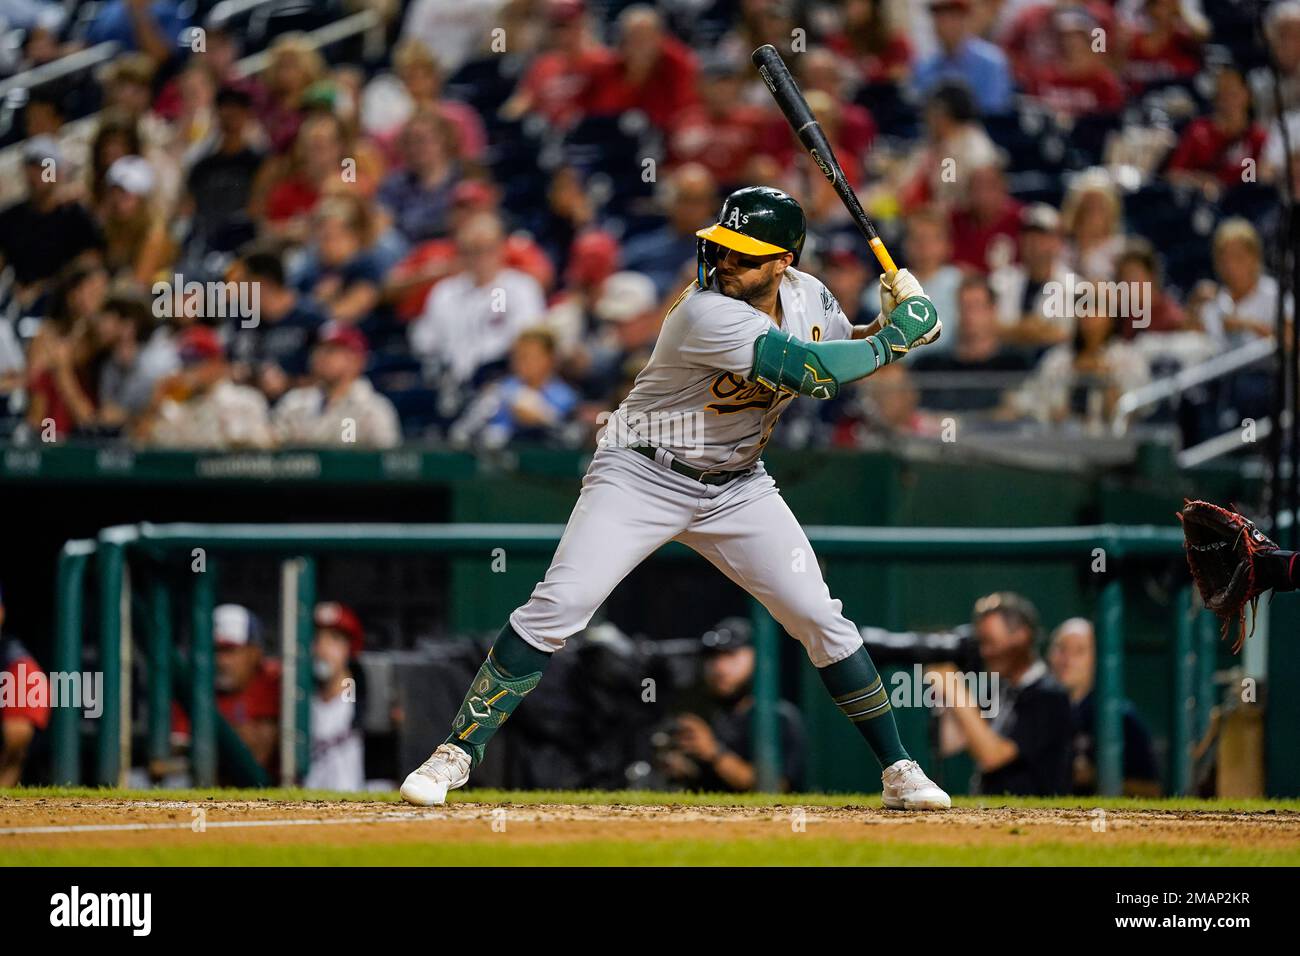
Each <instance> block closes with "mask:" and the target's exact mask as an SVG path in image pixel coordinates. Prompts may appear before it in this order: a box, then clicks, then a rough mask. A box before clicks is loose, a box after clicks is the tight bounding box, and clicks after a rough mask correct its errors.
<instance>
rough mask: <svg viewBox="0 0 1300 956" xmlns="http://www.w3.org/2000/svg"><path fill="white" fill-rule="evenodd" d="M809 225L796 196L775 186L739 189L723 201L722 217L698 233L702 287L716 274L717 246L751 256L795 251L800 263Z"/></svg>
mask: <svg viewBox="0 0 1300 956" xmlns="http://www.w3.org/2000/svg"><path fill="white" fill-rule="evenodd" d="M805 228H806V227H805V222H804V215H803V209H802V208H800V206H799V203H798V202H796V201H795V199H794V197H793V196H790V195H788V194H787V193H783V192H781V190H779V189H773V188H772V187H771V186H746V187H745V188H744V189H737V190H736V191H735V192H734V193H732V194H731V195H730V196H728V197H727V198H726V199H725V200H724V201H723V203H722V212H720V213H718V221H717V222H716V223H714V224H713V225H712V226H707V227H705V228H704V229H701V230H700V231H699V232H697V233H696V234H695V235H696V236H698V237H699V239H698V244H697V247H696V248H697V257H696V258H697V261H698V266H699V272H698V278H699V282H700V287H701V288H707V287H708V284H709V282H710V281H711V280H712V278H713V270H714V267H715V266H716V265H717V248H716V247H717V246H722V247H723V248H725V249H734V250H736V251H737V252H742V253H744V254H745V255H747V256H770V255H773V254H774V253H778V252H792V253H794V264H795V265H798V264H799V253H800V252H802V251H803V239H804V231H805Z"/></svg>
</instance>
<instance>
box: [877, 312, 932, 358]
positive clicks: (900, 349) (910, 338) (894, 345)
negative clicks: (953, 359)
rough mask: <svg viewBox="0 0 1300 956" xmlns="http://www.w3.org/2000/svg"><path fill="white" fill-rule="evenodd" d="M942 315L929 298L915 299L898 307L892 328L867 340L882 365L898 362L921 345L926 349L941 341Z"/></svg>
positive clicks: (887, 327)
mask: <svg viewBox="0 0 1300 956" xmlns="http://www.w3.org/2000/svg"><path fill="white" fill-rule="evenodd" d="M938 325H939V313H938V312H936V311H935V308H934V303H933V302H931V301H930V300H929V299H927V298H925V296H920V295H914V296H912V298H910V299H904V300H903V301H902V302H900V303H898V305H896V306H894V311H893V312H890V313H889V324H888V325H886V326H885V327H884V328H883V329H881V330H880V331H879V332H877V333H876V334H875V335H869V336H867V341H868V342H870V343H871V347H872V349H874V350H875V353H876V358H877V359H878V360H879V361H880V364H881V365H888V364H889V363H890V362H896V361H898V359H900V358H902V357H903V356H904V355H906V354H907V353H908V352H910V351H911V350H912V347H913V346H914V345H916V344H917V343H918V342H919V343H920V344H922V345H924V344H926V343H928V342H932V341H934V339H936V338H938V333H937V332H935V329H936V327H937V326H938Z"/></svg>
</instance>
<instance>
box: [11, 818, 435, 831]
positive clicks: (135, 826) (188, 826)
mask: <svg viewBox="0 0 1300 956" xmlns="http://www.w3.org/2000/svg"><path fill="white" fill-rule="evenodd" d="M447 819H450V817H449V816H448V815H447V814H445V813H411V814H407V815H405V816H383V817H325V818H321V819H311V818H306V819H301V820H213V821H211V822H204V823H203V824H202V825H201V827H200V828H198V829H196V828H195V826H194V822H195V821H193V820H190V821H184V820H178V821H173V822H168V823H69V824H63V825H59V826H39V827H0V836H23V835H26V834H42V833H126V832H132V831H145V830H193V831H194V832H195V833H201V832H202V831H203V830H237V829H241V828H247V827H311V826H343V825H347V824H359V823H413V822H420V821H425V820H447Z"/></svg>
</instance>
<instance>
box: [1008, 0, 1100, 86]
mask: <svg viewBox="0 0 1300 956" xmlns="http://www.w3.org/2000/svg"><path fill="white" fill-rule="evenodd" d="M1080 11H1082V12H1084V13H1085V14H1086V16H1088V17H1090V18H1091V19H1092V21H1093V23H1094V26H1093V27H1092V29H1094V30H1100V31H1101V33H1100V34H1098V36H1100V37H1102V38H1106V39H1107V40H1109V39H1110V38H1118V37H1119V31H1118V30H1117V29H1116V22H1115V13H1114V10H1113V9H1112V5H1111V4H1109V3H1107V2H1105V0H1087V2H1084V3H1077V2H1074V0H1048V2H1046V3H1033V2H1031V3H1028V4H1025V5H1023V6H1022V7H1021V9H1019V11H1018V12H1016V13H1013V14H1012V16H1011V21H1010V23H1009V24H1008V25H1007V27H1006V29H1005V32H1004V33H1003V35H1002V40H1001V45H1002V47H1003V49H1005V50H1006V51H1007V52H1008V53H1009V54H1010V56H1011V63H1012V66H1013V69H1014V72H1015V78H1016V82H1017V83H1018V84H1019V85H1020V86H1022V87H1028V86H1029V85H1030V84H1031V83H1032V82H1033V80H1034V78H1035V77H1036V76H1038V75H1040V73H1041V72H1042V71H1043V70H1044V69H1047V68H1050V67H1053V66H1055V65H1057V64H1059V63H1060V62H1061V58H1062V56H1063V51H1062V49H1061V39H1062V33H1061V30H1060V29H1058V27H1057V19H1058V18H1059V17H1065V18H1067V19H1068V18H1071V17H1073V18H1075V19H1076V20H1077V19H1078V14H1079V12H1080ZM1089 39H1090V40H1091V36H1090V37H1089ZM1106 50H1107V53H1109V50H1110V45H1109V42H1108V43H1107V47H1106ZM1097 55H1098V56H1099V57H1104V56H1105V54H1100V53H1099V54H1097Z"/></svg>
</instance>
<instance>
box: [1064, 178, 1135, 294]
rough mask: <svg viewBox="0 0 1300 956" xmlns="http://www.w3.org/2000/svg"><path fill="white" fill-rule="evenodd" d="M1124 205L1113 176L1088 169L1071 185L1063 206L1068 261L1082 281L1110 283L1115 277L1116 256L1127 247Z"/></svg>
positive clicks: (1068, 264) (1066, 258)
mask: <svg viewBox="0 0 1300 956" xmlns="http://www.w3.org/2000/svg"><path fill="white" fill-rule="evenodd" d="M1122 215H1123V206H1122V205H1121V204H1120V200H1119V191H1118V190H1116V188H1115V184H1114V182H1113V181H1112V180H1111V178H1110V174H1109V173H1107V172H1106V171H1105V170H1104V169H1100V168H1096V169H1090V170H1086V171H1084V172H1082V173H1080V174H1079V175H1078V176H1076V177H1075V179H1074V181H1073V182H1071V183H1070V188H1069V191H1068V192H1066V194H1065V201H1064V202H1063V203H1062V204H1061V225H1062V227H1063V228H1064V230H1065V236H1066V240H1067V241H1066V247H1065V261H1066V264H1067V266H1068V267H1069V268H1070V269H1071V270H1072V271H1074V272H1076V273H1077V274H1078V277H1079V278H1081V279H1087V280H1089V281H1092V282H1108V281H1110V280H1111V279H1113V278H1114V277H1115V257H1116V256H1118V255H1119V251H1120V250H1121V249H1122V248H1124V233H1123V230H1122V228H1121V227H1122V226H1123V222H1122V220H1121V217H1122Z"/></svg>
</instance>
